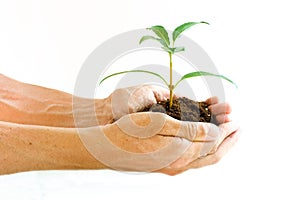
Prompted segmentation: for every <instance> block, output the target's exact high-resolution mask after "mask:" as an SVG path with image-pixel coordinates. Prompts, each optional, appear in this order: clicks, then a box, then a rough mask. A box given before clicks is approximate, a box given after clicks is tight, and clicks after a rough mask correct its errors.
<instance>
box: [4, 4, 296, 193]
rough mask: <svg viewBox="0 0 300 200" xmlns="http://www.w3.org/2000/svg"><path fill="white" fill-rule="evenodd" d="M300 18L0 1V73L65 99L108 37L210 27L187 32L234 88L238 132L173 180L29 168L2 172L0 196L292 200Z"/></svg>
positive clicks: (268, 7) (260, 11)
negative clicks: (212, 157)
mask: <svg viewBox="0 0 300 200" xmlns="http://www.w3.org/2000/svg"><path fill="white" fill-rule="evenodd" d="M299 18H300V14H299V6H298V3H297V1H296V0H295V1H292V0H285V1H276V0H275V1H274V0H273V1H262V0H252V1H238V0H237V1H234V0H229V1H214V0H211V1H191V0H185V1H177V0H172V1H171V0H164V1H162V0H159V1H158V0H152V1H142V0H127V1H121V0H120V1H117V0H110V1H101V0H100V1H96V0H95V1H92V0H84V1H83V0H82V1H76V0H64V1H62V0H52V1H41V0H36V1H33V0H27V1H23V0H19V1H17V0H1V1H0V72H1V73H3V74H5V75H7V76H10V77H12V78H15V79H18V80H21V81H25V82H29V83H34V84H38V85H43V86H47V87H51V88H56V89H60V90H64V91H67V92H70V93H72V91H73V86H74V83H75V80H76V76H77V73H78V71H79V69H80V67H81V65H82V63H83V62H84V60H85V59H86V57H87V56H88V55H89V53H91V52H92V51H93V50H94V48H96V47H97V46H98V45H100V44H101V42H103V41H105V40H106V39H109V38H110V37H112V36H114V35H117V34H119V33H122V32H124V31H129V30H132V29H137V28H144V27H148V26H151V25H155V24H162V25H166V26H167V27H168V28H170V29H172V28H173V27H175V26H176V25H179V24H181V23H183V22H186V21H198V20H205V21H208V22H210V23H211V26H209V27H205V28H202V27H201V28H200V27H198V29H197V30H194V31H188V32H186V36H188V37H190V38H192V39H193V40H195V41H197V42H198V43H199V44H200V45H201V46H202V47H203V48H204V49H205V50H206V52H207V53H208V54H209V55H210V57H211V58H212V59H213V61H214V63H215V65H216V66H217V68H218V70H219V71H220V73H221V74H226V75H229V76H230V77H231V78H232V79H233V80H235V81H236V82H237V83H238V85H239V89H238V91H237V92H236V93H237V94H235V97H234V98H233V97H232V96H231V97H229V99H232V100H233V102H234V106H235V107H236V112H237V113H238V114H237V116H238V117H237V121H239V123H240V124H241V126H242V128H243V135H242V137H241V139H240V140H239V142H238V144H237V145H236V146H235V147H234V149H232V150H231V151H230V152H229V153H228V154H227V155H226V156H225V157H224V159H223V160H222V161H221V162H219V163H218V164H216V165H214V166H210V167H205V168H202V169H198V170H191V171H188V172H186V173H184V174H182V175H179V176H175V177H169V176H165V175H161V174H143V175H136V174H128V173H120V172H112V171H51V172H29V173H21V174H16V175H8V176H1V177H0V198H1V199H83V198H84V197H88V198H87V199H107V198H114V199H121V198H125V199H129V198H131V199H163V198H164V199H166V198H168V199H183V198H184V199H188V198H189V199H195V198H197V199H272V198H276V199H299V198H300V194H299V179H300V173H299V169H300V164H299V155H298V152H299V139H300V137H299V135H300V132H299V128H298V119H299V100H300V99H299V95H297V93H299V92H298V90H299V89H298V87H299V86H298V85H299V83H300V81H299V80H298V79H299V78H298V73H297V72H298V71H299V70H298V68H299V67H300V61H299V46H300V39H299V35H300V27H299ZM195 29H196V28H195Z"/></svg>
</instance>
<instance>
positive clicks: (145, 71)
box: [99, 70, 169, 87]
mask: <svg viewBox="0 0 300 200" xmlns="http://www.w3.org/2000/svg"><path fill="white" fill-rule="evenodd" d="M132 72H142V73H147V74H152V75H154V76H157V77H158V78H160V79H161V80H162V81H163V82H164V84H166V86H167V87H169V84H168V82H167V81H166V80H165V79H164V78H163V77H162V76H161V75H159V74H157V73H154V72H151V71H147V70H128V71H122V72H117V73H114V74H110V75H108V76H106V77H105V78H103V79H102V80H101V81H100V83H99V85H100V84H101V83H103V81H105V80H106V79H108V78H110V77H112V76H116V75H119V74H126V73H132Z"/></svg>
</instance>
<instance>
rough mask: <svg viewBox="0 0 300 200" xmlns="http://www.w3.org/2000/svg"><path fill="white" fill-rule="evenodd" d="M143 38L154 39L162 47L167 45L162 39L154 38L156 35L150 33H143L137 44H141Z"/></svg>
mask: <svg viewBox="0 0 300 200" xmlns="http://www.w3.org/2000/svg"><path fill="white" fill-rule="evenodd" d="M145 40H156V41H158V42H160V44H161V45H163V46H164V47H168V45H167V44H166V43H165V42H164V41H163V40H162V39H159V38H156V37H154V36H151V35H145V36H143V37H142V38H141V39H140V41H139V44H141V43H142V42H144V41H145Z"/></svg>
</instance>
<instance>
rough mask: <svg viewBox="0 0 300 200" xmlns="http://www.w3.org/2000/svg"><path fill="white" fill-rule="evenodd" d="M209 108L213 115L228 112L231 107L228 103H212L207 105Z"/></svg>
mask: <svg viewBox="0 0 300 200" xmlns="http://www.w3.org/2000/svg"><path fill="white" fill-rule="evenodd" d="M209 109H210V111H211V113H212V114H213V115H218V114H228V113H231V111H232V108H231V106H230V105H229V104H228V103H218V104H213V105H210V106H209Z"/></svg>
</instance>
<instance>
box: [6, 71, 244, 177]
mask: <svg viewBox="0 0 300 200" xmlns="http://www.w3.org/2000/svg"><path fill="white" fill-rule="evenodd" d="M0 91H1V92H0V96H1V98H0V110H1V113H0V121H1V122H0V149H1V154H0V161H1V162H0V174H7V173H15V172H21V171H30V170H49V169H110V168H114V166H107V165H104V164H103V163H102V162H101V161H99V160H97V159H96V158H95V157H94V156H93V155H92V154H91V153H90V152H89V151H88V150H87V149H86V146H85V145H84V144H83V143H82V140H81V138H80V134H79V133H78V129H76V128H75V125H76V127H77V128H81V129H83V130H84V131H88V132H91V133H97V132H98V131H99V128H100V129H101V130H102V131H103V133H104V134H105V135H106V136H107V137H108V138H109V139H110V140H111V141H112V143H114V144H115V145H117V146H118V147H120V148H121V149H124V150H126V151H129V152H133V153H145V150H147V151H150V152H152V151H154V150H157V149H159V148H162V147H164V146H166V145H168V144H170V143H171V142H172V141H174V140H185V141H187V142H189V144H190V145H189V148H188V149H187V151H186V152H185V153H184V154H183V155H182V156H181V157H180V158H178V159H177V160H176V161H175V162H173V163H170V164H169V165H167V166H164V167H163V168H162V169H158V170H156V171H158V172H162V173H166V174H170V175H175V174H178V173H181V172H183V171H186V170H188V169H190V168H198V167H203V166H206V165H210V164H214V163H215V162H217V161H218V160H219V159H220V158H221V157H222V156H223V154H224V153H225V152H227V150H228V149H230V148H231V147H232V146H233V144H234V143H235V141H236V140H237V138H238V133H239V131H237V130H238V127H237V126H235V125H232V124H231V123H228V122H229V121H230V118H229V114H230V112H231V108H230V106H229V105H228V104H219V103H217V99H216V98H211V99H208V100H207V102H208V103H209V104H210V105H211V107H210V108H211V110H212V112H213V114H215V115H216V119H217V121H218V122H219V123H220V124H221V123H224V125H222V124H221V125H220V126H219V130H220V133H221V134H222V136H223V138H222V141H221V142H219V143H216V144H215V145H214V147H213V148H212V149H211V151H210V152H209V154H208V155H206V156H204V157H201V158H199V156H198V155H199V153H200V152H201V146H202V145H201V143H200V142H199V141H194V138H190V136H189V137H183V136H181V137H178V136H177V135H175V134H174V135H172V134H173V133H172V127H173V128H174V127H178V126H179V125H180V122H179V121H178V120H170V118H167V120H166V123H165V126H164V129H163V130H162V131H161V132H160V133H159V134H157V135H154V136H153V137H149V138H146V139H140V138H135V137H131V136H128V135H125V134H124V132H122V130H120V129H119V127H118V126H117V124H116V123H113V124H112V122H113V120H114V118H117V119H118V118H120V117H122V116H123V115H126V114H128V113H132V112H135V111H136V110H137V109H138V108H137V105H138V106H141V105H142V106H143V105H149V104H152V103H155V101H157V100H158V99H163V98H166V97H167V96H168V94H167V93H166V92H165V91H160V90H157V88H153V87H151V86H145V87H141V89H139V90H137V92H136V93H133V94H139V93H141V94H147V95H144V96H146V97H147V98H144V99H139V100H137V101H138V104H137V105H134V104H130V103H129V104H128V108H127V109H125V110H124V112H123V113H118V112H117V111H113V110H112V106H111V105H112V99H111V98H112V96H113V95H110V96H109V97H108V98H105V99H97V100H91V99H83V98H80V99H79V102H82V107H80V108H81V109H80V110H79V113H80V114H81V119H83V122H82V123H80V124H79V125H78V124H75V123H74V118H73V113H72V99H73V96H72V95H70V94H67V93H64V92H61V91H57V90H52V89H48V88H43V87H39V86H34V85H30V84H24V83H21V82H17V81H15V80H12V79H10V78H7V77H5V76H3V75H1V77H0ZM115 94H116V95H117V97H118V95H120V96H122V97H124V95H125V96H126V95H128V94H127V93H126V92H125V93H124V91H122V90H119V91H117V92H116V93H115ZM138 96H139V95H138ZM135 97H136V95H130V98H133V101H132V102H136V101H134V100H135ZM76 98H77V97H76ZM130 98H129V99H130ZM129 102H130V101H129ZM91 104H94V105H95V107H96V109H95V111H96V117H97V119H98V122H97V124H95V122H94V121H93V120H90V119H91V118H92V117H94V115H91V114H90V113H89V112H90V111H89V112H87V110H86V109H85V108H86V107H90V105H91ZM121 106H122V107H124V105H121ZM127 111H128V113H126V112H127ZM132 115H133V116H134V115H135V114H132ZM142 118H143V117H141V116H140V117H138V118H135V119H136V120H139V119H142ZM144 118H145V117H144ZM226 122H227V123H226ZM137 123H145V121H142V122H141V121H137ZM178 123H179V124H178ZM170 130H171V131H170ZM201 130H202V129H201V127H200V128H199V131H198V134H200V133H201V134H200V135H202V136H203V137H204V136H205V134H207V133H205V131H204V132H203V131H202V132H201ZM173 132H174V133H176V130H175V131H173ZM170 134H171V135H172V136H173V137H170ZM187 135H189V134H188V133H187ZM195 137H196V136H195ZM223 139H224V140H223ZM124 141H126V143H125V142H124ZM139 147H143V148H139ZM161 159H164V157H162V158H161Z"/></svg>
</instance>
